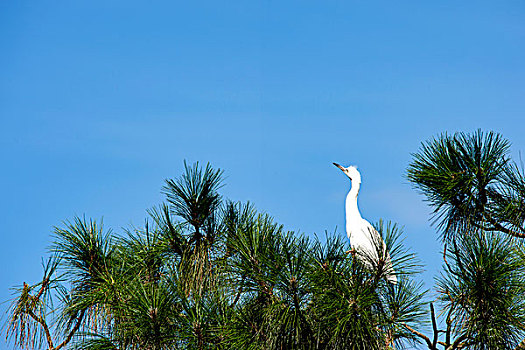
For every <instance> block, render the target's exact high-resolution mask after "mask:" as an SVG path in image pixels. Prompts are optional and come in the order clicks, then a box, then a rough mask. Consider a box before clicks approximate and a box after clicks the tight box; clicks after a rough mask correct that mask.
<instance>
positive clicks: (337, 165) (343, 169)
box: [334, 163, 345, 171]
mask: <svg viewBox="0 0 525 350" xmlns="http://www.w3.org/2000/svg"><path fill="white" fill-rule="evenodd" d="M334 165H335V166H336V167H338V168H339V169H341V170H342V171H345V168H343V167H342V166H340V165H339V164H337V163H334Z"/></svg>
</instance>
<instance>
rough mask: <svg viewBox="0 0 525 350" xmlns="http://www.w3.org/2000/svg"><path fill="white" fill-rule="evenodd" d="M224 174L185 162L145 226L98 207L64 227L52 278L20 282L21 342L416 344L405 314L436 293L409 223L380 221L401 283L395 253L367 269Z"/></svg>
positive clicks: (16, 331) (14, 333) (412, 321)
mask: <svg viewBox="0 0 525 350" xmlns="http://www.w3.org/2000/svg"><path fill="white" fill-rule="evenodd" d="M221 184H222V172H221V171H220V170H214V169H212V168H211V166H210V165H206V166H205V167H204V168H201V167H200V166H199V165H198V164H194V165H192V166H188V165H186V164H185V172H184V174H183V175H182V176H181V177H180V178H178V179H175V180H171V179H170V180H166V185H165V187H164V188H163V192H164V194H165V195H166V198H167V203H165V204H162V205H160V206H159V207H156V208H153V209H151V210H149V211H148V213H149V218H148V219H147V220H146V223H145V225H144V227H143V228H137V227H132V228H129V229H127V230H125V231H124V234H123V235H115V234H113V233H112V232H111V231H105V230H104V229H103V226H102V224H101V223H97V222H96V221H93V220H86V219H85V218H75V219H74V220H73V221H71V222H67V223H65V225H64V227H62V228H56V230H55V238H56V239H55V242H54V243H53V245H52V247H51V250H52V252H53V254H55V255H56V258H55V259H54V260H52V261H51V262H50V264H48V265H47V266H48V268H47V270H46V271H45V274H44V279H43V281H42V282H41V283H38V284H36V285H34V286H28V285H24V287H23V288H22V289H21V290H18V291H17V294H16V299H15V302H14V303H13V307H12V309H11V311H10V317H11V319H10V321H9V325H10V326H9V333H8V337H10V338H11V339H13V340H14V344H15V345H16V346H19V347H22V348H46V347H47V348H48V349H59V348H60V347H64V346H72V347H74V348H78V349H119V350H124V349H130V350H131V349H155V350H160V349H276V350H277V349H297V350H299V349H387V348H391V347H392V346H393V345H394V344H395V345H396V346H397V347H396V348H398V347H399V346H401V345H403V344H407V342H408V343H410V342H413V340H414V336H413V334H412V333H410V332H408V331H407V329H406V327H405V325H409V326H411V327H416V328H417V327H419V325H420V324H421V319H422V316H424V315H425V311H424V310H425V309H426V308H425V305H426V304H425V303H424V302H423V297H424V292H423V291H422V287H421V285H420V284H418V283H417V282H415V281H414V277H415V275H416V274H417V272H418V271H419V270H420V268H419V264H418V262H417V260H416V259H415V258H414V255H413V254H412V253H410V252H409V251H408V250H407V249H406V247H404V246H403V244H402V243H401V240H400V237H401V234H402V233H401V230H400V229H399V228H398V227H397V226H396V225H392V224H389V223H387V224H384V223H383V222H380V223H378V224H377V225H376V227H377V230H378V232H379V233H380V235H381V236H382V237H383V239H384V241H385V244H386V247H387V249H388V251H389V252H390V255H391V258H392V263H393V267H394V268H395V270H396V273H397V276H398V284H397V285H395V286H394V285H391V284H390V283H388V282H387V281H386V278H385V276H386V275H387V272H388V271H387V269H386V267H385V266H384V263H383V264H381V263H379V264H376V265H374V267H373V268H371V267H370V266H365V265H364V264H362V263H361V262H360V261H359V260H358V259H355V258H354V256H353V255H352V254H350V253H349V252H348V250H349V249H350V247H349V245H348V241H347V240H346V239H342V238H341V236H340V235H338V234H330V235H328V234H327V235H326V238H325V239H324V240H320V239H318V238H316V239H313V240H312V239H308V238H307V237H305V236H304V235H302V234H298V233H294V232H287V231H285V230H284V228H283V227H282V226H281V225H279V224H277V223H276V222H275V221H274V220H273V219H272V218H271V217H270V216H269V215H267V214H265V213H260V212H258V211H257V210H256V209H255V208H254V207H253V206H252V205H251V204H249V203H235V202H231V201H223V200H222V199H221V196H220V194H219V193H218V190H219V189H220V187H221ZM378 250H382V247H379V246H378ZM52 302H53V304H52ZM46 329H47V331H46ZM48 339H50V340H48Z"/></svg>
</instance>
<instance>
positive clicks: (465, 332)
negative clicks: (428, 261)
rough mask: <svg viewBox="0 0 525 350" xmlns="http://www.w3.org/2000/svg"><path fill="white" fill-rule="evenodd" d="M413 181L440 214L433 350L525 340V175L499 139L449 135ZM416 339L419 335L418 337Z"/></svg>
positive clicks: (416, 166)
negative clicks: (438, 314)
mask: <svg viewBox="0 0 525 350" xmlns="http://www.w3.org/2000/svg"><path fill="white" fill-rule="evenodd" d="M408 179H409V180H410V181H411V182H412V183H413V184H414V186H415V187H416V188H417V189H419V190H420V191H421V192H422V193H423V194H424V195H425V196H426V198H427V200H428V201H429V202H430V204H431V205H432V206H433V207H434V214H435V218H436V222H437V223H438V228H439V229H440V231H441V234H442V237H443V239H444V243H445V246H444V271H443V273H442V276H441V277H440V279H439V280H438V292H439V294H440V298H439V300H440V302H441V307H442V308H443V312H444V314H446V316H445V320H444V321H445V329H443V330H441V329H439V328H438V326H437V322H436V318H435V315H434V312H433V309H432V322H433V333H434V335H433V340H432V341H431V340H430V338H428V337H425V336H424V335H418V336H419V337H420V338H422V339H424V340H425V341H426V342H427V345H428V348H429V349H436V345H437V343H436V342H437V340H438V339H440V338H441V336H442V335H443V336H444V339H443V338H441V339H442V341H441V343H440V344H441V345H443V346H444V347H445V348H446V349H449V348H450V349H459V348H467V349H514V348H516V346H517V345H518V343H519V342H520V340H522V339H523V337H525V322H524V321H525V319H524V315H525V311H524V310H525V298H523V295H524V294H523V293H524V291H525V277H524V276H525V274H524V272H525V270H524V266H525V259H524V256H525V254H524V253H523V251H524V248H523V242H522V241H520V239H523V238H525V228H524V222H525V176H524V173H523V170H520V169H519V168H518V166H517V165H516V164H515V163H514V162H513V161H512V160H511V159H510V157H509V142H508V141H507V140H505V139H504V138H503V137H502V136H501V135H499V134H496V133H493V132H488V133H483V132H482V131H480V130H478V131H477V132H475V133H473V134H466V133H457V134H454V135H452V136H450V135H447V134H443V135H440V136H438V137H437V138H435V139H433V140H430V141H429V142H426V143H424V144H423V145H422V147H421V149H420V152H419V153H417V154H415V155H414V160H413V162H412V163H411V164H410V166H409V168H408ZM413 333H414V334H416V333H415V332H413Z"/></svg>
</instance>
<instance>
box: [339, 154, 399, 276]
mask: <svg viewBox="0 0 525 350" xmlns="http://www.w3.org/2000/svg"><path fill="white" fill-rule="evenodd" d="M334 165H335V166H336V167H338V168H339V169H341V170H342V171H343V173H345V174H346V176H348V177H349V178H350V181H351V182H352V188H351V189H350V192H348V195H347V196H346V203H345V211H346V235H347V236H348V239H350V245H351V246H352V251H351V252H352V254H353V255H354V256H355V255H357V257H358V258H359V260H360V261H361V262H363V263H364V265H365V266H367V267H368V268H369V269H371V270H373V269H378V268H379V267H380V265H382V266H383V269H384V271H385V278H386V279H387V281H389V282H390V283H393V284H396V283H397V277H396V273H395V271H394V269H393V267H392V261H391V259H390V254H388V252H387V251H386V246H385V243H384V242H383V239H382V238H381V235H380V234H379V232H377V230H376V229H375V228H374V226H372V225H371V224H370V223H369V222H368V221H366V220H365V219H363V218H362V217H361V214H360V213H359V208H358V207H357V195H358V194H359V188H360V187H361V174H360V173H359V171H358V170H357V168H356V167H355V166H349V167H348V168H345V167H343V166H341V165H339V164H337V163H334ZM380 262H382V264H380Z"/></svg>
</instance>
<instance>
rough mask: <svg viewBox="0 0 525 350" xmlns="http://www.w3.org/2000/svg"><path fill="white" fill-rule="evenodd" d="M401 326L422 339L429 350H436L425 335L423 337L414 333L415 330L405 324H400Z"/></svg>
mask: <svg viewBox="0 0 525 350" xmlns="http://www.w3.org/2000/svg"><path fill="white" fill-rule="evenodd" d="M402 325H403V326H405V328H406V329H408V330H409V331H410V332H412V333H413V334H415V335H416V336H418V337H420V338H421V339H423V340H424V341H425V342H426V343H427V346H428V348H429V349H430V350H437V349H436V347H435V346H433V345H432V342H431V341H430V338H429V337H427V336H426V335H424V334H423V333H421V332H418V331H416V330H415V329H413V328H412V327H410V326H409V325H407V324H406V323H402Z"/></svg>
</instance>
